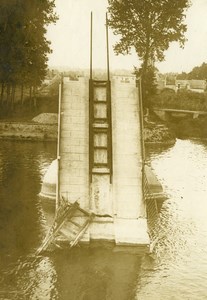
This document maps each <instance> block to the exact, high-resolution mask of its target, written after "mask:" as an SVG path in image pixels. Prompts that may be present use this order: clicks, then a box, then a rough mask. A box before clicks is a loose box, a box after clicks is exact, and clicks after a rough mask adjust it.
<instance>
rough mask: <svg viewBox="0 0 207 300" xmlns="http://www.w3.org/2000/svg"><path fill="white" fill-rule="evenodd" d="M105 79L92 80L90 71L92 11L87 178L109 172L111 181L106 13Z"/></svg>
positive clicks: (109, 88)
mask: <svg viewBox="0 0 207 300" xmlns="http://www.w3.org/2000/svg"><path fill="white" fill-rule="evenodd" d="M106 42H107V80H94V79H93V72H92V13H91V49H90V79H89V178H90V182H92V177H93V175H94V174H100V175H102V174H109V175H110V182H112V174H113V168H112V122H111V82H110V73H109V48H108V24H107V14H106Z"/></svg>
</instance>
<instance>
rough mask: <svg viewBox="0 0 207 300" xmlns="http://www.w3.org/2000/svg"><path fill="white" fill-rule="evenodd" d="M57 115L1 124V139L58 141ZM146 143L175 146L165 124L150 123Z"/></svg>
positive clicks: (146, 127) (145, 129)
mask: <svg viewBox="0 0 207 300" xmlns="http://www.w3.org/2000/svg"><path fill="white" fill-rule="evenodd" d="M57 130H58V128H57V115H56V114H49V113H43V114H40V115H38V116H37V117H35V118H34V119H32V120H31V121H22V122H21V121H2V122H0V139H15V140H29V141H56V140H57ZM144 140H145V142H146V143H164V144H174V142H175V138H174V136H173V134H172V132H171V131H170V130H169V129H168V128H167V127H166V126H165V125H163V124H159V123H154V122H153V123H152V122H148V123H146V124H145V128H144Z"/></svg>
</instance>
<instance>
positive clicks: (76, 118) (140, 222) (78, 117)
mask: <svg viewBox="0 0 207 300" xmlns="http://www.w3.org/2000/svg"><path fill="white" fill-rule="evenodd" d="M101 97H104V96H103V93H102V92H100V94H99V95H97V99H96V100H97V101H99V100H100V101H102V100H103V99H101ZM111 106H112V107H111V120H112V165H113V174H112V177H111V180H110V174H107V172H105V173H104V174H103V173H100V174H99V173H98V172H97V173H95V174H93V175H92V180H91V181H90V175H89V156H90V153H89V84H88V79H87V78H79V80H78V81H71V80H69V79H68V78H66V77H65V78H64V79H63V90H62V103H61V111H60V113H61V124H60V156H59V190H60V195H62V196H63V197H64V198H66V199H68V200H69V201H70V202H75V201H76V200H78V202H79V203H80V206H81V207H82V208H84V209H86V210H91V211H93V212H94V213H95V214H96V217H95V218H94V221H93V223H92V224H90V226H89V228H88V229H87V232H86V234H85V235H84V236H83V239H82V241H84V242H88V243H90V242H92V241H94V240H95V241H97V240H98V241H100V240H106V241H112V242H114V243H115V244H116V245H124V246H148V245H149V237H148V234H147V220H146V213H145V203H144V199H143V193H142V158H141V132H140V115H139V99H138V90H137V87H136V81H135V77H133V76H130V77H124V76H115V77H114V78H113V79H112V81H111ZM100 113H103V114H104V112H103V111H100ZM99 139H101V140H99V141H97V143H99V145H100V144H104V143H105V142H104V135H103V137H101V138H100V135H99ZM94 143H96V140H95V139H94ZM99 155H104V153H103V154H100V153H99ZM102 159H104V157H102ZM77 218H78V216H77Z"/></svg>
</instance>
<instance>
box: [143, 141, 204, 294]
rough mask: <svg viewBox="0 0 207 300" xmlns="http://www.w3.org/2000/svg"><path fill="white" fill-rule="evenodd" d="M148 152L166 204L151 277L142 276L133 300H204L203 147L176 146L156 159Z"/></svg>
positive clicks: (180, 143)
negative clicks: (163, 190) (162, 185)
mask: <svg viewBox="0 0 207 300" xmlns="http://www.w3.org/2000/svg"><path fill="white" fill-rule="evenodd" d="M148 150H149V151H148V155H149V159H150V160H151V164H152V166H153V168H154V170H155V173H156V174H157V176H158V177H159V179H160V180H161V181H162V183H163V184H164V187H165V189H166V190H167V192H168V194H169V199H168V200H167V201H166V202H165V203H164V204H163V207H162V210H161V214H160V225H159V228H158V230H157V231H158V243H157V246H156V259H155V261H154V265H155V272H151V271H150V272H148V271H144V272H143V273H142V276H141V288H140V290H139V291H138V293H137V295H138V298H137V299H144V300H145V299H164V298H165V299H206V289H205V279H204V278H206V276H207V262H206V259H205V257H206V255H207V219H206V215H207V202H206V196H207V185H206V183H207V182H206V180H207V177H206V170H207V148H206V145H204V144H202V142H199V141H194V142H192V141H181V140H178V141H177V142H176V144H175V146H174V147H172V148H170V149H168V150H165V151H162V152H160V153H157V152H156V151H155V149H148Z"/></svg>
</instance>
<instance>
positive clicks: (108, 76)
mask: <svg viewBox="0 0 207 300" xmlns="http://www.w3.org/2000/svg"><path fill="white" fill-rule="evenodd" d="M106 49H107V50H106V51H107V80H108V81H109V80H110V72H109V32H108V17H107V13H106Z"/></svg>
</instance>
